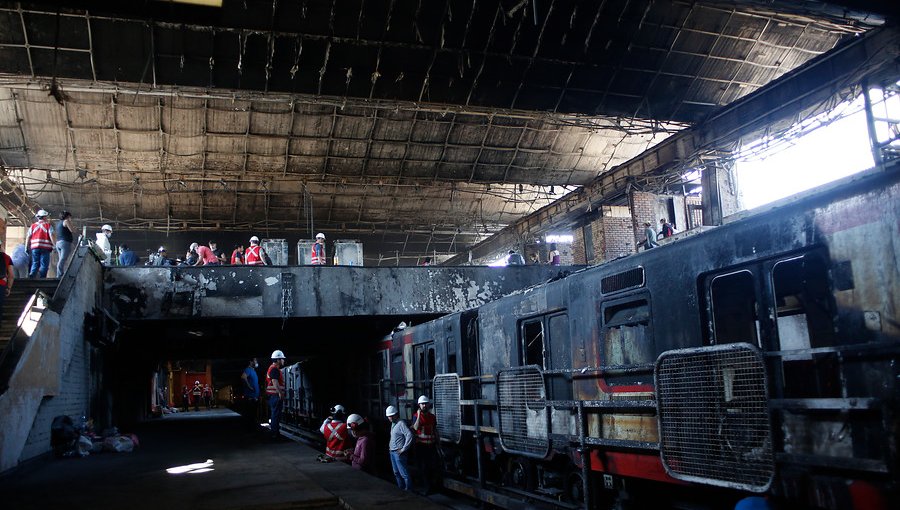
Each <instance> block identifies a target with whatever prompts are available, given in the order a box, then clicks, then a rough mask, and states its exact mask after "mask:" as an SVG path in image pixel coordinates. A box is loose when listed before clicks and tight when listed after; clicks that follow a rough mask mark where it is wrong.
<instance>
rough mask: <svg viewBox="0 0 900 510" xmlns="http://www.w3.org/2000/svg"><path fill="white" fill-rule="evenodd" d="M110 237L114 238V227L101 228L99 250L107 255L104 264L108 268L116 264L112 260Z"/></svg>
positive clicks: (98, 241) (98, 238)
mask: <svg viewBox="0 0 900 510" xmlns="http://www.w3.org/2000/svg"><path fill="white" fill-rule="evenodd" d="M110 237H112V227H111V226H110V225H109V224H107V225H103V226H102V227H100V232H97V241H96V242H97V248H100V250H101V251H102V252H103V255H105V257H104V259H103V264H104V265H107V266H111V265H113V263H114V262H115V261H114V260H113V258H112V245H111V244H110V243H109V238H110Z"/></svg>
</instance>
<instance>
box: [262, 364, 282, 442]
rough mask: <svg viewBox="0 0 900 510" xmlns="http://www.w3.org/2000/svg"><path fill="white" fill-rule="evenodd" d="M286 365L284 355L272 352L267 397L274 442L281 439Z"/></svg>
mask: <svg viewBox="0 0 900 510" xmlns="http://www.w3.org/2000/svg"><path fill="white" fill-rule="evenodd" d="M284 363H285V357H284V353H283V352H281V351H279V350H275V351H272V364H271V365H269V369H268V370H266V396H267V397H268V398H269V413H270V415H269V416H270V418H269V429H270V430H271V431H272V439H274V440H278V439H281V408H282V406H283V403H284V395H285V388H284V376H283V375H282V374H281V369H282V367H284Z"/></svg>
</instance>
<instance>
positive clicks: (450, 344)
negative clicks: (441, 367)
mask: <svg viewBox="0 0 900 510" xmlns="http://www.w3.org/2000/svg"><path fill="white" fill-rule="evenodd" d="M447 372H448V373H451V374H455V373H456V340H453V339H452V338H448V339H447Z"/></svg>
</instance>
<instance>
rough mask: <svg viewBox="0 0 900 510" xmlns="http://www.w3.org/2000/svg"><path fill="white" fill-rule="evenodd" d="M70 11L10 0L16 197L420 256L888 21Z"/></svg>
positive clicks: (0, 111) (6, 87)
mask: <svg viewBox="0 0 900 510" xmlns="http://www.w3.org/2000/svg"><path fill="white" fill-rule="evenodd" d="M63 3H64V4H66V5H67V7H63V8H57V7H56V6H55V4H51V3H43V2H37V3H27V4H26V3H13V2H0V164H2V166H3V171H4V173H5V176H4V183H3V184H4V185H3V186H2V187H0V189H2V190H3V191H4V192H6V197H7V200H6V202H7V203H6V204H5V205H7V206H9V205H10V203H11V201H12V202H14V203H19V204H20V205H21V206H22V207H20V210H21V211H27V210H28V208H29V207H35V206H40V207H44V208H47V209H49V210H51V211H53V212H57V211H59V210H61V209H68V210H71V211H72V212H73V213H74V214H75V215H76V216H77V217H79V218H81V219H82V220H84V221H86V222H87V223H88V224H90V225H92V226H93V224H94V223H97V224H100V223H104V222H110V223H114V224H116V225H117V226H118V227H119V228H130V229H135V230H158V231H166V230H168V231H171V230H172V229H175V230H183V229H203V230H217V229H218V230H234V231H247V232H251V231H257V230H259V229H266V231H267V232H268V231H275V232H279V231H283V232H295V233H299V234H300V235H301V236H307V235H309V234H310V233H311V231H312V230H313V229H315V230H316V231H318V230H326V231H330V232H332V233H334V234H335V235H339V236H342V237H359V236H360V235H362V234H367V235H369V236H372V235H376V236H377V235H381V236H382V238H383V239H387V236H393V238H395V240H396V239H402V240H403V251H404V254H405V255H407V256H410V257H414V256H416V255H417V254H422V253H426V252H434V251H437V252H438V253H453V252H456V251H459V250H462V249H465V248H466V247H467V246H469V245H471V244H473V243H475V242H477V241H479V240H481V239H483V238H484V237H485V236H487V235H490V234H492V233H494V232H497V231H498V230H500V229H501V228H503V227H504V226H505V225H507V224H509V223H511V222H513V221H515V220H516V219H518V218H520V217H522V216H524V215H526V214H528V213H530V212H533V211H534V210H536V209H538V208H540V207H542V206H545V205H547V204H548V203H550V202H552V201H553V200H554V199H556V198H558V197H559V196H562V195H564V194H565V193H566V192H568V191H571V190H572V189H574V188H575V187H577V186H581V185H584V184H587V183H589V182H591V181H592V180H594V179H595V178H597V177H599V176H602V175H603V173H604V172H606V171H607V170H609V169H610V168H612V167H614V166H615V165H617V164H620V163H622V162H624V161H626V160H628V159H630V158H632V157H634V156H635V155H637V154H639V153H641V152H643V151H644V150H646V149H648V148H649V147H652V146H653V145H655V144H657V143H659V142H660V141H662V140H663V139H665V138H666V137H667V136H668V135H670V134H671V133H673V132H676V131H677V130H679V129H681V128H683V127H685V126H688V125H691V124H692V123H695V122H697V121H700V120H702V119H704V118H705V117H706V116H707V115H709V113H710V112H712V111H714V110H716V108H718V107H720V106H723V105H726V104H728V103H731V102H732V101H734V100H736V99H739V98H741V97H743V96H745V95H747V94H749V93H751V92H753V91H755V90H757V89H759V88H760V87H762V86H764V85H765V84H766V83H768V82H770V81H771V80H773V79H775V78H778V77H779V76H781V75H783V74H784V73H786V72H788V71H790V70H792V69H794V68H796V67H798V66H800V65H801V64H803V63H805V62H807V61H808V60H810V59H812V58H813V57H816V56H817V55H819V54H821V53H823V52H826V51H828V50H829V49H831V48H833V47H834V46H835V45H836V44H838V43H839V42H840V41H841V39H842V38H845V37H852V36H854V35H855V34H858V33H861V32H863V31H865V30H867V29H869V28H871V27H873V26H877V25H880V24H882V23H883V22H884V20H885V17H886V16H887V17H889V16H890V15H892V14H893V13H892V12H891V11H890V9H896V7H891V6H889V5H888V4H887V3H882V2H868V3H864V2H857V3H856V5H854V4H853V3H852V2H845V4H846V5H845V6H844V7H835V6H831V5H828V4H822V3H820V2H755V1H745V2H678V1H625V0H620V1H607V2H595V1H588V0H583V1H577V0H539V1H537V2H536V3H533V2H529V1H527V0H524V1H477V2H472V1H463V0H460V1H455V0H445V1H434V2H432V1H415V0H382V1H376V0H333V1H332V2H314V1H286V0H282V1H278V2H255V1H246V2H240V1H227V0H226V1H225V3H224V6H223V7H222V8H218V9H217V8H207V7H191V6H179V5H172V4H170V3H166V2H153V1H151V2H63ZM122 4H125V5H122ZM848 7H849V8H848ZM850 8H852V10H851V9H850ZM13 198H14V199H15V200H13ZM13 205H14V204H13ZM8 208H10V209H13V210H14V211H15V208H14V207H12V208H11V207H8ZM19 215H20V216H24V215H25V213H20V214H19ZM28 219H29V218H26V217H20V218H18V219H16V218H12V222H13V223H15V221H17V220H18V221H27V220H28ZM342 234H344V235H342ZM395 244H396V243H395ZM398 251H399V250H398Z"/></svg>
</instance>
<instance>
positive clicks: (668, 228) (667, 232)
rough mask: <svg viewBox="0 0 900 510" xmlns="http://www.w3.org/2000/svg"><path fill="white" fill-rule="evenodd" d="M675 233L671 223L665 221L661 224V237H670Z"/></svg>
mask: <svg viewBox="0 0 900 510" xmlns="http://www.w3.org/2000/svg"><path fill="white" fill-rule="evenodd" d="M673 235H675V229H674V228H673V227H672V224H671V223H666V224H665V225H663V237H672V236H673Z"/></svg>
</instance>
